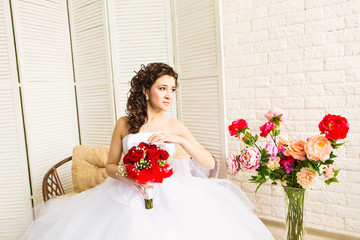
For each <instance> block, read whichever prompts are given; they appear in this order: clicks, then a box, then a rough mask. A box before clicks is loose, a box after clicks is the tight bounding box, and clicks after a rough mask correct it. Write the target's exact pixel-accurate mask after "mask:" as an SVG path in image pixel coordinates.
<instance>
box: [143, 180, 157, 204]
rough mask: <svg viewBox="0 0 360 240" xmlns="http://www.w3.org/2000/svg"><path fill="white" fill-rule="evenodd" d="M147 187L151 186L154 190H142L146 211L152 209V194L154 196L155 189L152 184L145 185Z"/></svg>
mask: <svg viewBox="0 0 360 240" xmlns="http://www.w3.org/2000/svg"><path fill="white" fill-rule="evenodd" d="M147 184H148V185H152V186H154V188H144V191H145V195H146V196H145V197H144V200H145V208H146V209H152V208H153V198H154V194H155V187H156V185H155V184H153V183H147Z"/></svg>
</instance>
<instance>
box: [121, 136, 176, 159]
mask: <svg viewBox="0 0 360 240" xmlns="http://www.w3.org/2000/svg"><path fill="white" fill-rule="evenodd" d="M154 133H157V132H139V133H130V134H128V135H126V136H125V137H124V138H123V140H122V143H123V153H124V155H125V154H126V153H127V152H128V151H129V149H130V148H132V147H133V146H137V145H139V144H140V143H141V142H144V143H148V142H149V141H148V138H149V137H150V136H151V135H153V134H154ZM154 144H155V145H157V146H161V147H162V148H163V149H165V150H166V151H167V152H168V153H169V155H170V156H172V155H173V154H174V152H175V144H173V143H154Z"/></svg>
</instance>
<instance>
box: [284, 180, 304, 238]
mask: <svg viewBox="0 0 360 240" xmlns="http://www.w3.org/2000/svg"><path fill="white" fill-rule="evenodd" d="M284 191H285V214H286V215H285V217H286V219H285V221H286V223H285V227H286V229H285V231H286V233H285V239H286V240H304V239H305V229H304V227H305V226H304V203H305V189H303V188H293V187H286V186H284Z"/></svg>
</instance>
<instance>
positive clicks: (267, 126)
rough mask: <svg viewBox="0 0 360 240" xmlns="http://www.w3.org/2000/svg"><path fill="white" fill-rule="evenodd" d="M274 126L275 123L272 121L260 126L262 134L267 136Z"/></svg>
mask: <svg viewBox="0 0 360 240" xmlns="http://www.w3.org/2000/svg"><path fill="white" fill-rule="evenodd" d="M273 128H274V124H273V123H271V122H267V123H265V124H264V125H262V126H261V127H259V129H260V131H261V133H260V136H262V137H266V136H267V135H268V134H269V132H270V131H271V130H272V129H273Z"/></svg>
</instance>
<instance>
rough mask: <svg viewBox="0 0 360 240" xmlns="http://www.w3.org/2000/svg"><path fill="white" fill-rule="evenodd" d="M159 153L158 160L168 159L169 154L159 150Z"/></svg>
mask: <svg viewBox="0 0 360 240" xmlns="http://www.w3.org/2000/svg"><path fill="white" fill-rule="evenodd" d="M159 153H160V159H162V160H166V159H168V158H169V153H168V152H167V151H165V150H162V149H160V150H159Z"/></svg>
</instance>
